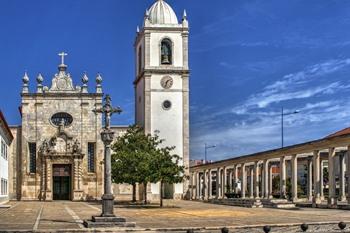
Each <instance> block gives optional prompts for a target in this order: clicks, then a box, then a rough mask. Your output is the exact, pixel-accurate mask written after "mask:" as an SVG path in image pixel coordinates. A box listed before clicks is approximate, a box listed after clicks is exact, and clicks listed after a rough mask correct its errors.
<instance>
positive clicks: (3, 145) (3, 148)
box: [1, 140, 6, 159]
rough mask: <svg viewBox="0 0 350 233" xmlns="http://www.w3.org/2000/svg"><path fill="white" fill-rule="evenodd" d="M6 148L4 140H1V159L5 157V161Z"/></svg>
mask: <svg viewBox="0 0 350 233" xmlns="http://www.w3.org/2000/svg"><path fill="white" fill-rule="evenodd" d="M5 147H6V144H5V143H4V141H3V140H1V157H3V158H4V159H6V158H5Z"/></svg>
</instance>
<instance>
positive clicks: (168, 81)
mask: <svg viewBox="0 0 350 233" xmlns="http://www.w3.org/2000/svg"><path fill="white" fill-rule="evenodd" d="M160 84H161V86H162V87H163V88H164V89H170V88H171V87H172V86H173V84H174V80H173V79H172V78H171V77H170V76H165V77H163V78H162V80H161V81H160Z"/></svg>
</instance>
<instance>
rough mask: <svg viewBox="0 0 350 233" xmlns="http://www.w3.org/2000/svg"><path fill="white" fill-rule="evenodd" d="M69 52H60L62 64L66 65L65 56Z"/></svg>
mask: <svg viewBox="0 0 350 233" xmlns="http://www.w3.org/2000/svg"><path fill="white" fill-rule="evenodd" d="M67 55H68V54H67V53H65V52H61V53H59V54H58V56H60V57H61V65H64V57H65V56H67Z"/></svg>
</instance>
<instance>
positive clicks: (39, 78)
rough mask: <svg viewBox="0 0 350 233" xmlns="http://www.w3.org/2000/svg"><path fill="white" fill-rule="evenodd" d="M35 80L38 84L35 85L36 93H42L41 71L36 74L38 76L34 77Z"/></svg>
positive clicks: (42, 79)
mask: <svg viewBox="0 0 350 233" xmlns="http://www.w3.org/2000/svg"><path fill="white" fill-rule="evenodd" d="M36 81H37V82H38V85H37V86H36V92H37V93H43V85H42V83H43V81H44V78H43V76H42V75H41V73H39V74H38V77H36Z"/></svg>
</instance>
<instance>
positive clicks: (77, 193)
mask: <svg viewBox="0 0 350 233" xmlns="http://www.w3.org/2000/svg"><path fill="white" fill-rule="evenodd" d="M82 199H83V190H74V191H73V201H81V200H82Z"/></svg>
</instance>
